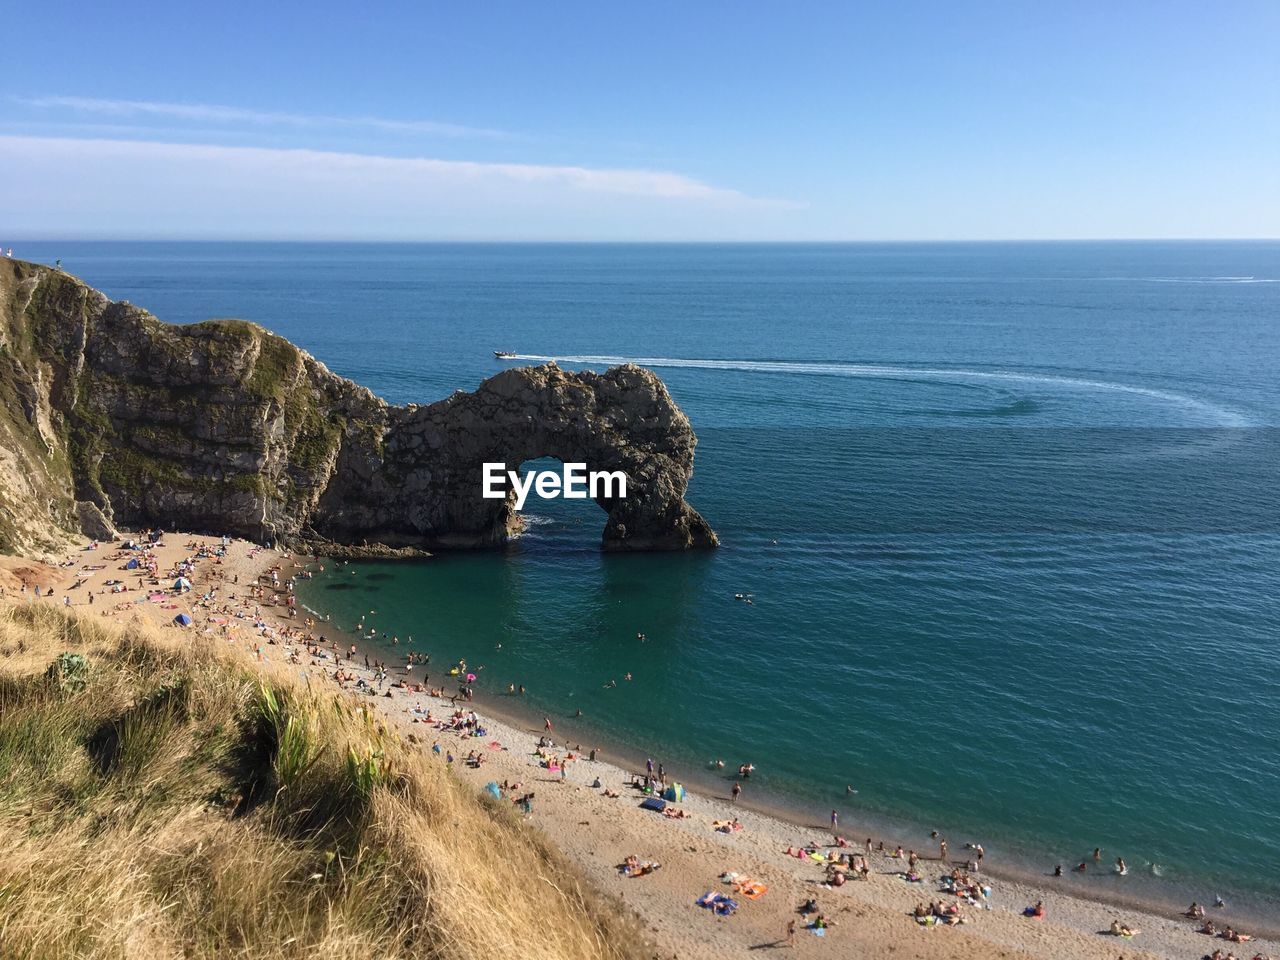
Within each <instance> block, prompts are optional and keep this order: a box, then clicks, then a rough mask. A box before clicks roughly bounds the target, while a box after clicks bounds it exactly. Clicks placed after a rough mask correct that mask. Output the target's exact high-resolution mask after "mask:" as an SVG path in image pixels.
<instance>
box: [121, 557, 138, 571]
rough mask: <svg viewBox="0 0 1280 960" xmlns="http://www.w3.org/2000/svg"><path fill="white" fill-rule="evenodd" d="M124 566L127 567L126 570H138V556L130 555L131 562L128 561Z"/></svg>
mask: <svg viewBox="0 0 1280 960" xmlns="http://www.w3.org/2000/svg"><path fill="white" fill-rule="evenodd" d="M124 568H125V569H126V570H137V569H138V558H137V557H130V558H129V562H128V563H126V564H125V565H124Z"/></svg>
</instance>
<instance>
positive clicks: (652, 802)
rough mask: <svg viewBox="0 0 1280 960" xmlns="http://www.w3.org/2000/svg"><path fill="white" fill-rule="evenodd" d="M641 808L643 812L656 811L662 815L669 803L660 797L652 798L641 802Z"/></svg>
mask: <svg viewBox="0 0 1280 960" xmlns="http://www.w3.org/2000/svg"><path fill="white" fill-rule="evenodd" d="M640 808H641V809H642V810H654V811H656V812H658V813H661V812H662V811H663V810H665V809H666V808H667V801H665V800H662V799H659V798H658V797H650V798H649V799H648V800H642V801H640Z"/></svg>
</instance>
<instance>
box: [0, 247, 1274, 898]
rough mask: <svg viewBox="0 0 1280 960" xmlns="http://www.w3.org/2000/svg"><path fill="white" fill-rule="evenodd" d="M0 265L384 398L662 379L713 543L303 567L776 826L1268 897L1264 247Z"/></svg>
mask: <svg viewBox="0 0 1280 960" xmlns="http://www.w3.org/2000/svg"><path fill="white" fill-rule="evenodd" d="M14 246H15V255H17V256H21V257H25V258H28V259H34V260H40V261H43V262H48V263H52V262H53V261H54V260H55V259H61V261H62V266H63V268H64V269H66V270H68V271H70V272H72V273H74V274H76V275H78V276H80V277H81V278H83V279H84V280H85V281H87V282H88V283H90V284H92V285H94V286H96V287H98V288H99V289H101V290H103V291H105V292H106V293H107V294H108V295H110V296H111V297H113V298H116V299H127V300H130V301H132V302H134V303H136V304H138V305H141V306H143V307H146V308H147V309H149V310H151V311H152V312H153V313H155V314H156V315H157V316H159V317H160V318H162V319H164V320H168V321H171V322H175V323H190V322H195V321H201V320H206V319H209V318H211V317H243V318H246V319H249V320H253V321H256V322H258V323H260V324H262V325H263V326H265V327H267V328H269V329H271V330H273V331H275V332H276V333H279V334H281V335H283V336H285V337H288V338H289V339H290V340H292V341H294V342H295V343H297V344H299V345H301V346H302V347H304V348H305V349H307V350H308V351H310V352H311V353H313V354H314V355H315V356H317V357H318V358H320V359H321V360H322V361H323V362H324V363H326V364H327V365H328V366H329V367H330V368H331V369H332V370H334V371H335V372H337V373H339V374H342V375H344V376H347V377H350V378H352V379H354V380H357V381H359V382H360V383H363V384H365V385H367V386H368V387H370V388H372V389H373V390H374V391H375V392H377V393H378V394H380V395H381V396H383V397H384V398H386V399H387V400H389V401H391V402H394V403H409V402H412V403H429V402H431V401H434V400H438V399H442V398H444V397H446V396H448V395H449V394H450V393H451V392H453V391H455V390H458V389H463V390H467V389H472V388H474V387H475V386H476V385H477V384H479V383H480V382H481V381H482V380H484V379H485V378H486V377H489V376H491V375H493V374H495V373H497V372H499V371H500V370H502V369H504V368H505V367H507V366H509V365H512V364H532V363H542V362H545V361H548V360H552V359H554V360H555V361H556V362H557V363H559V364H560V365H561V366H563V367H565V368H569V369H574V370H578V369H593V370H602V369H604V368H606V367H608V366H611V365H613V364H617V363H622V362H624V361H632V362H636V363H640V364H642V365H644V366H646V367H649V368H651V369H653V370H654V371H655V372H656V373H658V374H659V375H660V376H661V377H662V378H663V380H664V381H665V382H666V384H667V386H668V388H669V389H670V392H671V394H672V396H673V397H674V398H675V400H676V402H677V403H678V404H679V405H680V406H681V408H682V409H683V410H684V411H685V413H686V414H688V416H689V418H690V420H691V422H692V425H693V427H694V430H695V431H696V432H697V434H698V437H699V444H698V450H697V458H696V464H695V472H694V477H693V480H692V482H691V484H690V487H689V492H688V499H689V501H690V502H691V503H692V504H693V505H694V507H696V508H697V509H698V510H699V511H700V512H701V513H702V514H703V516H705V517H706V519H707V520H708V521H709V523H710V524H711V525H712V526H713V527H714V528H715V530H716V531H717V532H718V534H719V536H720V539H721V544H722V545H721V547H720V548H719V549H717V550H714V551H707V552H695V553H656V554H647V555H611V554H604V553H602V552H601V551H600V550H599V541H600V533H601V529H602V526H603V521H604V515H603V513H602V512H601V511H600V510H599V508H598V507H597V506H596V505H595V504H594V503H593V502H591V501H589V500H587V501H581V500H578V501H566V500H556V501H550V500H538V499H536V498H535V499H531V501H530V503H529V504H528V505H527V507H526V513H525V515H526V520H527V523H528V528H527V532H526V533H525V535H524V536H523V537H521V538H520V539H519V540H517V541H515V542H513V543H512V544H510V545H509V546H507V547H506V548H502V549H495V550H490V551H482V552H461V553H444V554H438V555H436V556H434V557H432V558H431V559H429V560H425V561H418V562H398V563H385V562H384V563H372V562H352V563H349V564H335V563H330V564H328V565H326V569H325V571H324V572H323V573H322V574H319V575H317V576H316V578H315V579H314V580H310V581H305V582H304V583H303V584H302V587H301V595H302V599H303V600H304V602H305V603H306V605H307V606H309V607H310V608H312V609H314V610H316V611H318V612H320V613H321V614H323V615H327V616H329V617H330V618H331V620H330V622H329V624H328V626H329V628H330V629H332V630H336V629H338V628H342V629H346V630H350V629H352V628H354V627H355V625H356V624H357V623H358V622H360V621H363V624H364V629H366V630H372V631H374V633H375V638H374V640H373V641H372V642H371V644H366V649H368V650H369V652H370V653H371V654H372V655H375V656H383V657H385V658H387V659H396V658H401V657H402V656H403V654H404V652H405V651H407V650H415V651H418V652H421V653H427V654H429V655H430V657H431V664H430V666H429V668H428V672H429V673H430V674H431V675H432V677H433V682H435V681H437V680H438V681H441V682H444V681H446V680H447V679H448V678H447V677H446V676H445V673H446V671H447V669H448V666H449V665H450V664H451V663H454V662H456V661H458V660H460V659H465V661H466V662H467V664H468V665H469V667H468V669H469V670H472V671H474V672H476V673H477V675H478V680H477V682H476V687H477V689H478V692H479V696H480V698H481V699H482V700H484V699H486V698H489V700H490V701H491V702H493V703H494V704H495V705H498V704H502V705H504V706H516V705H515V704H512V703H511V702H510V701H509V700H508V699H507V698H505V697H504V696H503V695H504V693H505V691H506V690H507V687H508V685H509V684H519V685H523V686H524V687H525V688H526V690H527V692H526V695H525V697H524V698H523V699H521V700H520V702H519V704H518V709H520V710H523V711H525V713H526V714H528V715H529V716H536V717H537V718H538V719H539V721H540V719H541V717H542V716H544V715H545V716H547V717H550V718H551V719H552V720H553V722H554V724H555V727H556V732H557V735H563V736H565V737H568V738H569V739H570V741H571V742H572V741H576V742H580V743H583V744H584V745H595V744H597V743H600V744H610V745H617V746H616V748H614V747H607V748H605V749H606V752H607V751H608V750H609V749H616V750H617V751H620V752H624V753H626V755H627V756H628V757H632V758H637V762H638V758H643V757H652V758H654V759H655V761H659V762H662V763H663V764H664V765H665V767H666V768H667V769H668V770H669V771H673V772H674V773H675V774H676V775H677V776H683V777H685V778H686V779H688V780H689V781H690V782H691V783H692V784H694V785H695V787H696V788H698V789H705V790H711V791H713V792H719V793H722V794H727V792H728V786H729V780H728V778H729V777H730V776H731V775H733V773H734V772H735V771H736V770H737V768H738V766H739V765H740V764H743V763H751V764H753V765H754V766H755V771H754V773H753V774H752V776H751V779H750V780H749V781H748V783H747V787H746V793H745V796H744V799H751V800H755V801H757V802H760V803H764V804H769V805H772V806H776V807H779V808H784V809H788V810H791V811H794V812H795V815H796V816H797V817H798V818H799V819H801V820H802V822H812V823H814V824H815V825H818V824H825V823H826V822H827V819H828V817H829V812H830V810H832V809H834V810H836V811H838V813H839V816H840V818H841V821H842V823H843V824H844V825H845V826H844V828H843V829H844V830H846V831H847V832H849V833H851V834H854V835H855V836H859V838H860V834H861V833H863V832H866V833H868V834H870V833H872V832H873V831H874V832H875V834H876V835H877V836H888V837H896V838H899V839H901V840H902V841H903V842H905V843H907V845H909V846H915V847H917V848H918V849H923V850H926V851H928V850H930V849H932V848H931V845H930V844H931V840H930V834H931V832H932V831H934V830H937V831H940V832H941V833H942V834H943V835H945V836H946V837H948V839H949V840H950V846H951V851H952V853H953V855H956V854H958V853H961V852H962V851H963V848H964V844H965V843H966V842H981V843H982V844H983V845H984V847H985V849H986V852H987V862H988V863H990V864H1000V863H1007V864H1016V865H1019V866H1020V868H1021V869H1024V870H1026V871H1028V872H1030V873H1033V874H1040V875H1043V874H1046V873H1048V872H1050V871H1051V870H1052V867H1053V865H1054V864H1059V863H1060V864H1063V865H1064V867H1065V868H1066V870H1067V872H1068V876H1067V878H1065V879H1064V881H1063V882H1064V883H1065V884H1067V885H1068V886H1069V887H1070V888H1071V889H1077V890H1079V891H1081V892H1085V893H1096V894H1098V895H1102V896H1121V895H1124V896H1130V895H1131V896H1133V897H1149V898H1155V899H1157V900H1162V901H1167V902H1169V903H1174V902H1179V901H1181V905H1184V906H1185V903H1186V902H1187V901H1189V900H1190V899H1192V898H1195V899H1199V900H1200V901H1201V902H1204V901H1205V900H1206V899H1209V898H1211V897H1213V896H1215V895H1221V896H1224V897H1226V898H1227V899H1228V902H1229V903H1231V902H1234V903H1237V904H1240V905H1241V909H1242V910H1247V911H1248V913H1249V914H1250V915H1252V916H1256V917H1267V916H1270V917H1271V918H1272V919H1273V920H1274V919H1275V918H1276V917H1277V916H1280V670H1278V669H1277V653H1278V651H1280V483H1278V482H1277V473H1278V472H1280V444H1278V443H1277V439H1278V437H1280V434H1278V433H1277V430H1276V427H1277V425H1280V242H1195V241H1185V242H1096V243H1095V242H1088V243H1085V242H1080V243H1074V242H1072V243H1067V242H1063V243H952V244H928V243H920V244H830V245H828V244H790V245H770V244H732V245H679V244H654V245H626V244H616V245H613V244H592V245H576V244H512V245H505V244H470V245H468V244H388V245H382V244H338V243H332V244H284V243H279V244H277V243H254V244H248V243H114V242H113V243H108V242H56V243H55V242H31V243H20V244H18V243H15V244H14ZM495 350H502V351H510V352H513V353H515V354H517V359H515V360H505V361H504V360H498V359H495V357H494V355H493V351H495ZM526 466H546V464H531V465H526ZM384 636H385V638H386V639H384ZM391 638H397V639H398V640H399V644H398V645H395V646H393V645H392V643H391ZM578 711H581V714H582V716H581V717H578ZM715 761H723V762H724V763H725V766H724V768H720V767H719V766H717V765H716V764H715ZM1095 847H1100V848H1101V849H1102V861H1101V864H1095V863H1094V862H1093V860H1092V856H1091V855H1092V851H1093V850H1094V848H1095ZM1117 856H1120V857H1123V858H1124V859H1125V861H1126V863H1127V865H1128V875H1127V876H1125V877H1121V876H1118V875H1117V874H1115V873H1114V872H1113V871H1112V870H1111V869H1110V868H1109V865H1110V864H1111V863H1112V862H1113V861H1114V858H1115V857H1117ZM1082 861H1088V864H1089V870H1088V871H1086V872H1085V873H1084V874H1075V873H1073V872H1071V867H1073V866H1074V865H1075V864H1077V863H1079V862H1082ZM1184 898H1185V899H1184Z"/></svg>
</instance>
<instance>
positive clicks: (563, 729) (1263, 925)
mask: <svg viewBox="0 0 1280 960" xmlns="http://www.w3.org/2000/svg"><path fill="white" fill-rule="evenodd" d="M339 559H345V558H339ZM315 560H316V562H321V563H325V564H327V563H328V562H329V558H327V557H319V558H315ZM299 602H300V604H301V603H302V601H301V600H300V601H299ZM302 605H303V606H304V608H305V609H307V610H308V611H310V612H311V613H313V614H316V615H317V616H323V615H324V612H323V611H316V610H315V609H314V608H313V607H311V606H308V605H306V604H302ZM323 626H324V627H326V628H327V632H330V633H332V634H333V635H334V636H341V637H343V638H346V641H347V642H351V641H355V642H358V643H362V642H366V641H364V639H363V638H362V637H361V636H359V635H358V634H357V633H356V632H354V631H351V630H347V629H344V628H341V627H339V626H337V625H335V624H334V623H332V622H326V623H323ZM375 642H377V643H380V641H375ZM378 649H379V650H380V651H381V653H384V654H386V655H388V656H395V655H397V654H398V652H395V648H385V649H384V648H383V647H382V646H381V645H379V647H378ZM388 669H390V670H392V671H393V675H395V674H394V671H395V670H396V669H400V670H401V671H403V665H402V664H392V663H389V664H388ZM445 679H446V680H448V679H450V678H445ZM445 699H446V701H447V700H448V698H445ZM459 703H460V704H461V703H462V701H461V700H459ZM467 706H469V707H470V708H473V709H476V710H477V711H478V712H480V713H482V714H486V713H487V714H489V715H491V716H492V717H494V718H495V719H497V720H499V721H501V722H503V723H504V724H506V725H508V726H512V727H515V728H517V729H520V730H522V731H524V732H525V733H527V734H529V735H531V736H533V737H534V738H535V739H536V738H537V737H538V736H539V735H540V734H541V718H542V717H543V716H546V715H551V716H552V718H553V720H554V722H555V724H556V728H555V734H556V736H557V737H565V738H568V739H569V741H570V742H571V743H573V744H578V743H581V745H582V747H583V748H584V750H590V749H591V748H592V747H597V748H602V750H603V754H604V756H606V757H608V758H610V760H609V762H610V763H611V764H612V765H614V766H617V767H619V768H620V769H621V770H622V771H623V772H625V773H636V772H638V773H640V774H641V775H643V772H644V769H645V759H646V757H647V756H649V755H651V754H652V755H653V756H654V759H655V762H656V760H657V759H658V754H657V753H654V752H653V751H650V750H647V749H646V748H645V747H643V746H641V745H637V744H636V743H634V742H627V741H624V740H622V739H620V738H619V737H617V736H616V735H615V734H613V733H611V732H608V731H601V730H599V729H597V728H596V727H595V726H594V725H593V724H592V722H591V718H590V717H583V718H581V719H577V718H574V717H572V716H569V715H565V714H563V713H562V714H561V715H560V716H556V714H555V713H552V711H553V710H555V709H557V708H556V707H551V706H546V707H538V706H534V705H531V704H530V703H528V701H526V700H524V699H522V698H521V697H519V696H514V697H513V696H510V695H508V694H505V693H500V692H494V691H488V690H484V689H483V688H481V689H477V690H476V691H475V694H474V698H473V700H472V701H470V703H469V704H467ZM558 709H560V710H563V709H566V708H565V707H564V706H563V705H559V707H558ZM579 724H580V725H581V726H580V727H579V726H578V725H579ZM668 766H669V767H671V768H672V771H671V772H672V773H679V774H680V776H678V777H672V778H673V779H678V780H679V781H680V782H681V783H683V784H684V785H685V786H686V787H689V788H691V789H692V790H694V791H696V792H699V793H701V795H703V796H705V797H707V798H708V799H712V800H720V801H722V802H724V803H726V804H727V803H730V802H731V800H730V797H729V796H728V794H729V791H730V785H731V783H732V782H733V781H734V780H735V779H736V777H733V776H732V775H731V774H730V771H729V768H728V767H726V768H725V772H724V775H722V776H721V775H717V773H716V772H715V771H714V770H712V769H709V768H707V767H705V766H703V765H702V764H690V765H684V764H682V763H680V762H676V763H674V764H668ZM823 806H824V805H823V804H822V803H819V802H817V801H814V800H812V799H810V800H806V798H804V797H803V796H801V795H799V794H793V793H786V792H783V791H779V790H777V789H776V788H771V787H769V786H767V785H755V784H751V782H750V781H747V784H746V789H745V790H744V792H743V794H742V796H741V797H740V798H739V799H738V800H737V801H736V806H735V807H734V808H735V809H741V810H750V811H752V812H754V813H757V814H761V815H763V816H766V817H769V818H771V819H773V820H777V821H779V822H780V823H784V824H787V825H789V826H790V827H792V828H793V829H795V830H798V831H801V830H803V831H811V832H816V833H817V834H820V835H829V834H830V827H829V826H828V825H826V824H825V823H823V821H824V820H825V819H826V816H827V812H826V810H825V809H823ZM841 818H842V825H841V832H842V833H845V834H847V835H848V839H849V840H850V842H851V843H852V842H854V841H855V840H857V841H859V842H860V841H861V839H862V838H863V837H865V836H866V835H868V834H869V835H871V836H872V837H874V838H877V839H878V838H881V837H884V838H886V843H887V842H888V840H887V838H889V837H893V838H894V842H895V843H897V842H898V841H901V842H902V845H903V846H904V847H907V848H908V849H910V848H911V846H912V844H915V847H914V849H916V850H917V851H918V852H921V859H922V861H926V862H927V861H928V860H929V859H930V856H926V854H925V853H924V852H923V851H930V850H933V846H932V845H934V844H935V841H933V840H932V839H931V838H930V836H929V834H930V828H929V827H928V826H926V825H924V824H923V823H921V822H919V821H914V820H912V819H911V818H910V817H906V816H899V815H895V814H893V813H884V812H881V811H866V810H858V809H847V808H846V809H845V810H842V811H841ZM937 826H938V829H939V831H940V832H941V833H942V834H943V835H948V836H949V835H952V834H950V833H949V832H948V831H949V828H950V825H949V824H947V823H945V822H942V823H939V824H938V825H937ZM854 834H856V837H855V836H854ZM954 835H955V836H957V837H958V836H959V834H954ZM994 839H995V840H996V841H997V842H998V841H999V835H998V833H997V834H995V835H994ZM982 842H984V843H986V845H987V846H988V847H990V846H991V844H990V843H989V842H988V841H987V840H985V839H984V840H982ZM991 852H992V851H991V850H990V849H988V851H987V853H988V856H989V855H990V854H991ZM951 853H952V863H955V862H963V860H964V858H965V857H966V855H967V853H968V851H966V850H965V849H964V848H963V846H953V848H952V850H951ZM999 853H1000V858H999V859H997V860H996V861H995V862H994V863H993V862H992V861H991V860H990V859H987V860H986V861H984V864H983V873H984V874H985V875H988V876H991V877H993V878H996V879H1000V880H1004V881H1008V882H1012V883H1017V884H1021V885H1024V886H1027V887H1043V888H1044V889H1045V890H1052V891H1054V892H1055V893H1058V894H1061V895H1064V896H1070V897H1074V898H1077V899H1080V900H1083V901H1087V902H1091V903H1096V904H1099V905H1103V906H1107V907H1111V908H1114V909H1116V910H1125V911H1137V912H1140V913H1143V914H1150V915H1154V916H1158V917H1162V918H1164V919H1166V920H1169V921H1173V922H1185V920H1186V918H1185V916H1184V914H1183V911H1185V910H1186V907H1187V905H1188V904H1189V903H1191V902H1199V903H1201V904H1202V905H1204V904H1205V903H1206V902H1212V899H1213V896H1216V895H1217V894H1218V893H1219V892H1220V891H1221V892H1224V893H1225V898H1226V900H1227V902H1228V904H1229V905H1230V909H1231V915H1232V918H1233V919H1235V920H1236V921H1237V922H1239V923H1242V924H1244V925H1247V927H1248V929H1249V930H1250V931H1252V932H1256V933H1257V934H1258V935H1259V936H1266V937H1268V938H1269V939H1272V940H1276V941H1280V922H1277V921H1276V920H1274V919H1271V918H1272V917H1274V916H1276V914H1275V912H1274V911H1275V909H1280V902H1278V901H1276V900H1275V899H1274V898H1271V897H1268V896H1267V895H1266V894H1262V893H1258V892H1253V891H1240V890H1236V889H1234V888H1232V887H1229V886H1225V885H1218V886H1215V887H1210V886H1209V885H1208V884H1206V883H1203V882H1199V881H1196V880H1194V879H1192V878H1179V879H1177V880H1169V879H1166V878H1164V877H1158V876H1149V875H1147V874H1133V873H1132V872H1131V874H1130V875H1129V876H1128V877H1125V878H1120V877H1119V876H1118V875H1116V874H1115V873H1114V871H1113V870H1112V869H1111V864H1110V861H1108V860H1106V859H1105V858H1104V860H1103V861H1102V862H1101V863H1100V864H1095V863H1093V862H1092V861H1089V865H1090V871H1088V872H1086V873H1085V874H1084V875H1083V876H1082V875H1080V874H1077V873H1076V872H1075V871H1074V870H1073V869H1072V867H1073V866H1074V865H1075V864H1076V863H1078V862H1080V860H1079V859H1078V857H1079V855H1077V859H1072V858H1070V857H1061V858H1056V859H1055V858H1054V857H1053V856H1051V855H1049V854H1044V855H1043V856H1037V855H1036V854H1035V853H1034V852H1032V851H1027V850H1025V849H1018V850H1015V851H1013V852H1012V853H1009V852H1007V851H1003V850H1000V851H999ZM1055 862H1061V863H1062V866H1063V869H1064V873H1063V875H1062V876H1061V877H1055V876H1054V875H1053V873H1052V870H1051V869H1050V868H1049V867H1048V866H1047V865H1048V864H1052V863H1055ZM1100 874H1101V876H1102V878H1103V880H1102V882H1103V883H1106V882H1108V881H1111V882H1117V881H1121V880H1123V882H1124V883H1125V884H1127V885H1128V887H1129V889H1127V890H1122V889H1107V888H1105V887H1102V886H1101V885H1100V884H1098V883H1097V881H1098V879H1099V875H1100ZM1134 888H1137V889H1134ZM1161 888H1164V889H1161Z"/></svg>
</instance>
